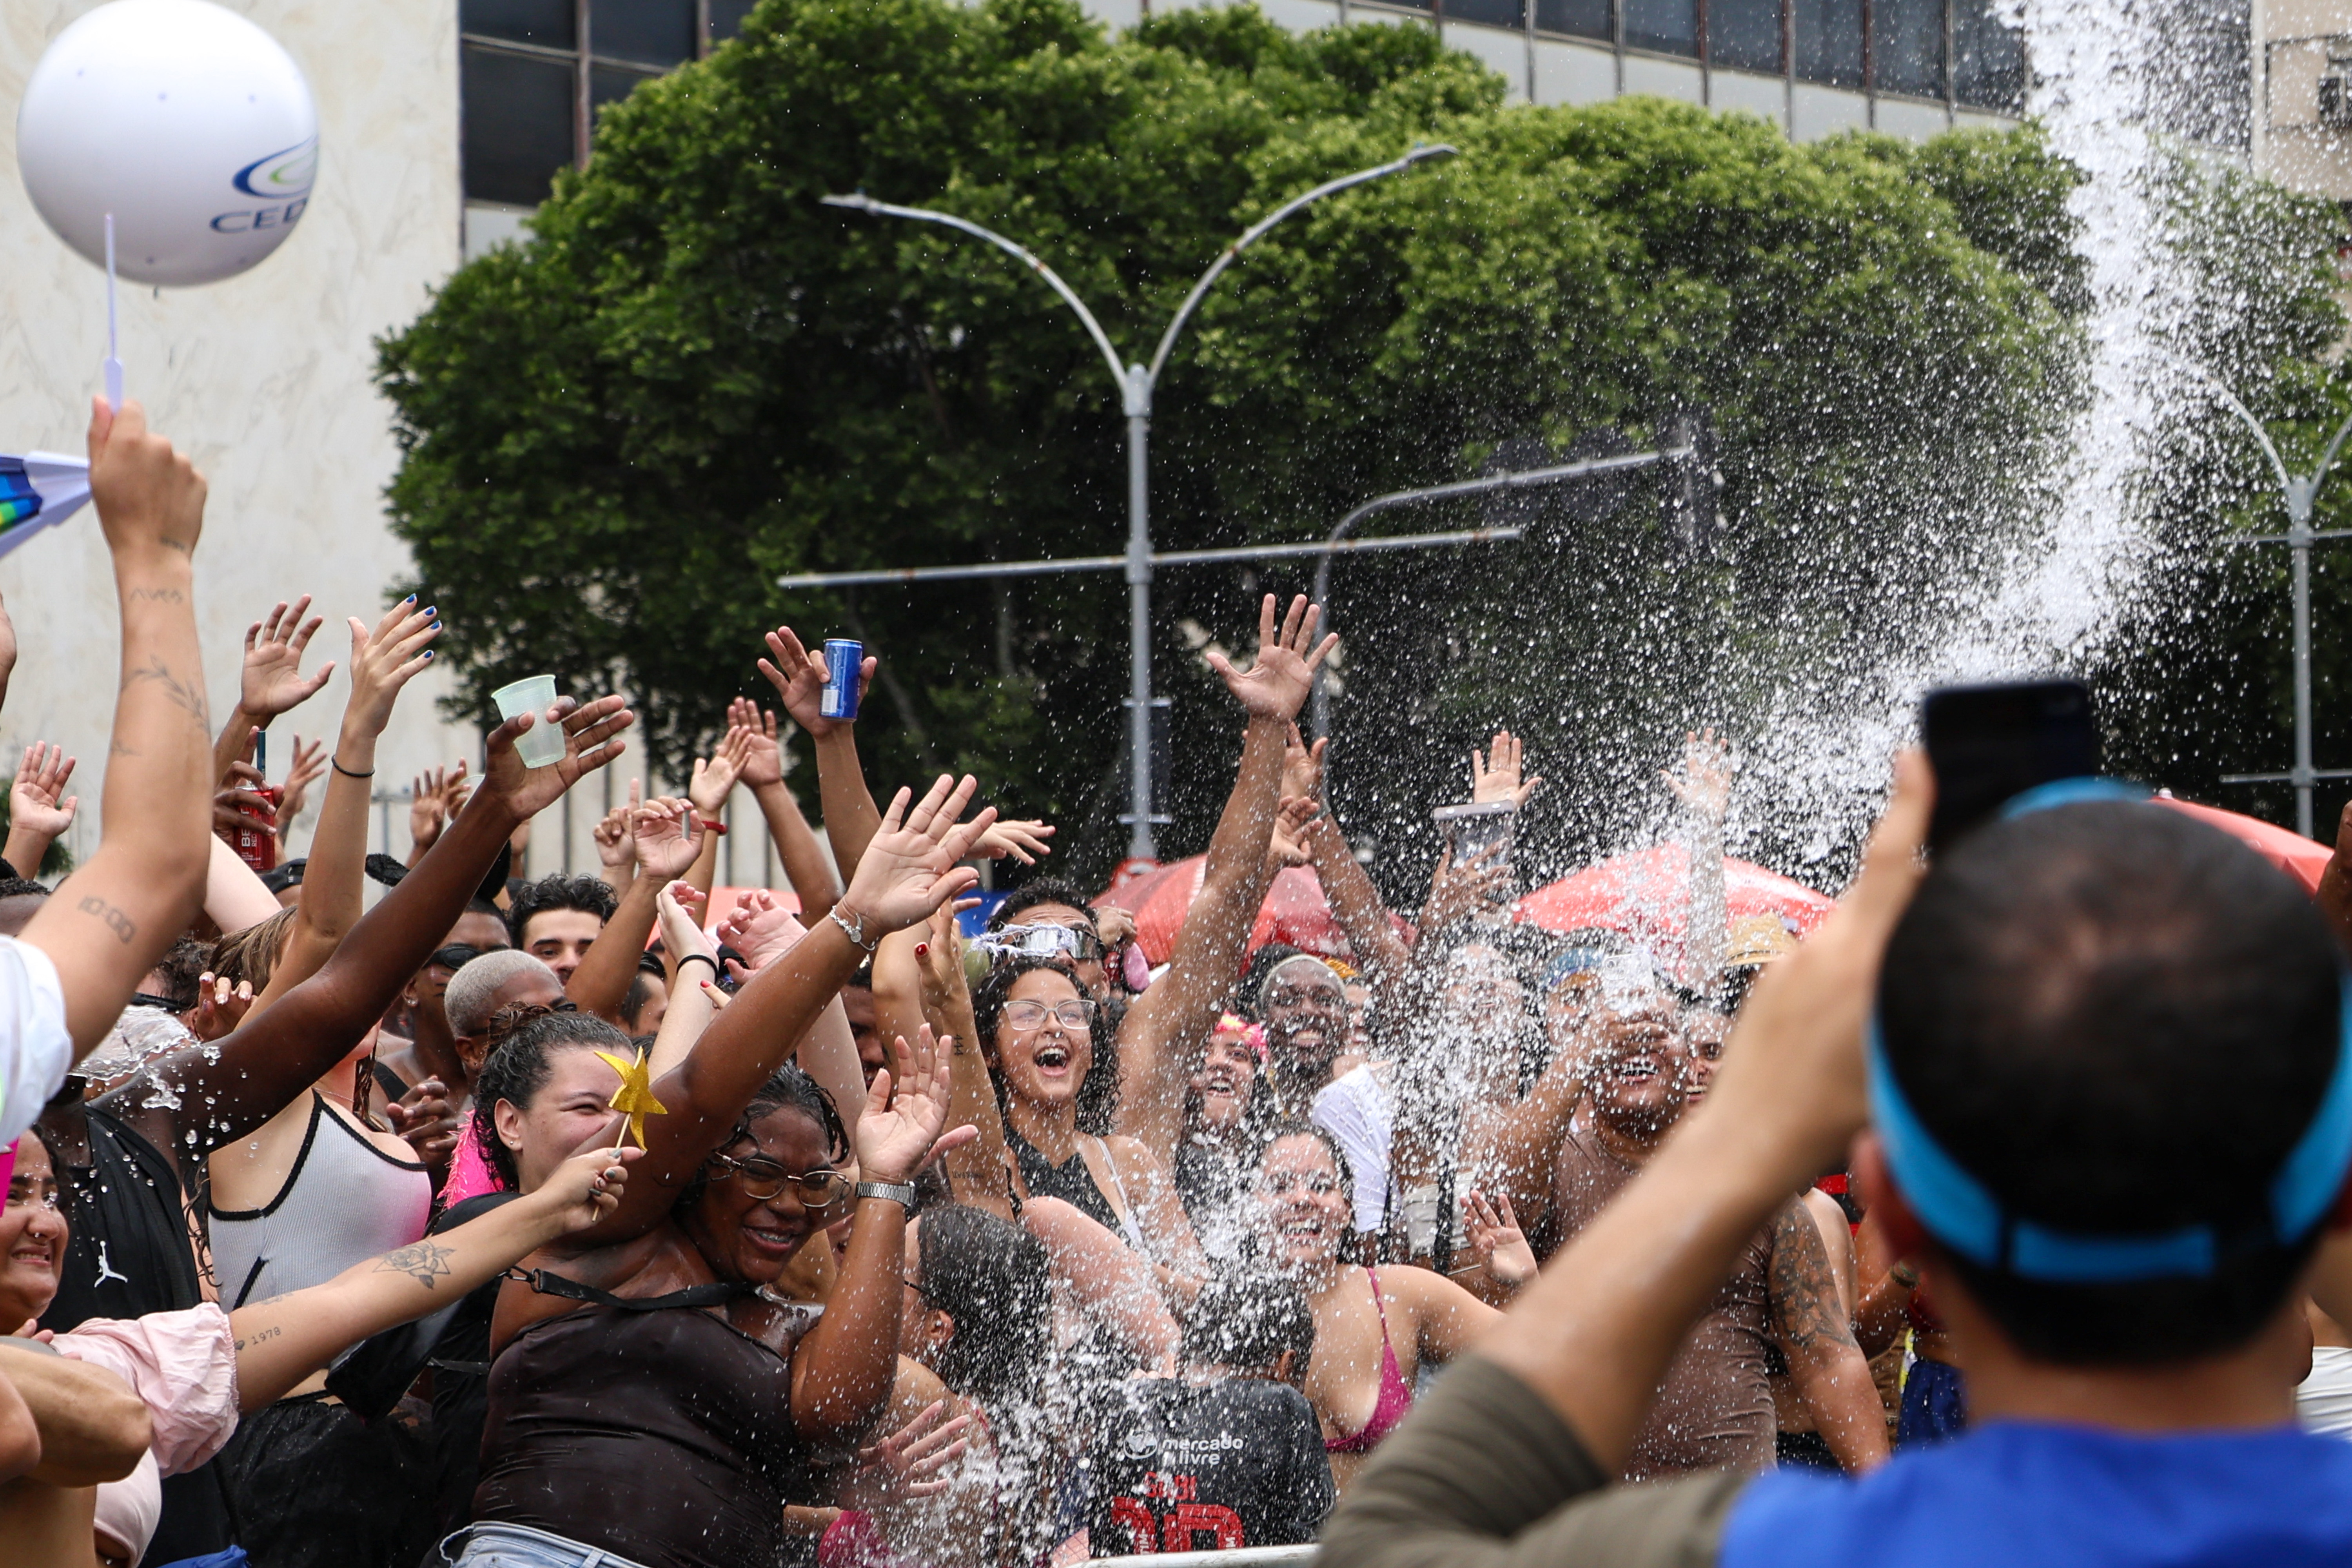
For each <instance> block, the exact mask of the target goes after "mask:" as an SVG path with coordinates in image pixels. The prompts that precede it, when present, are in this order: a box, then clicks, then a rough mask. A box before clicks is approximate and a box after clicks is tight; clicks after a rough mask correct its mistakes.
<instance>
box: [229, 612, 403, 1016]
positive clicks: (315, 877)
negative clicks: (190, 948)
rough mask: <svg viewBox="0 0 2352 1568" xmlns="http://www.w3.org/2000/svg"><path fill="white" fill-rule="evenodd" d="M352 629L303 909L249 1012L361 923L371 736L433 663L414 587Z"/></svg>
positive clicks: (303, 975) (289, 986)
mask: <svg viewBox="0 0 2352 1568" xmlns="http://www.w3.org/2000/svg"><path fill="white" fill-rule="evenodd" d="M351 628H352V695H351V700H350V701H348V702H346V703H345V704H344V705H343V727H342V730H341V733H340V734H338V735H337V737H336V739H335V750H334V765H333V768H332V770H331V774H330V776H329V778H328V780H327V793H326V795H325V796H324V797H323V798H322V799H321V800H320V803H319V826H318V829H317V831H316V832H314V833H312V834H311V836H310V864H309V865H308V866H306V867H304V868H303V871H302V889H301V898H300V901H299V903H298V904H297V905H296V906H295V907H296V908H297V909H299V910H300V911H301V912H300V913H299V914H298V915H296V916H295V917H294V929H293V930H292V931H290V932H289V933H288V935H287V938H286V951H285V952H284V954H283V955H282V956H280V957H279V959H278V965H277V967H276V968H275V969H273V970H272V971H271V972H270V975H269V984H268V987H267V988H265V989H264V990H263V991H262V993H261V994H260V995H259V996H257V997H256V998H255V999H254V1003H253V1010H254V1012H255V1013H259V1012H260V1011H262V1010H263V1009H264V1008H266V1007H268V1006H269V1005H271V1004H272V1003H274V1002H276V1001H278V999H279V998H280V997H282V996H284V995H285V994H287V993H288V992H289V991H291V990H293V989H294V987H295V986H297V985H299V984H302V982H304V981H305V980H308V979H310V976H312V975H313V974H316V973H319V969H320V965H322V964H324V963H326V962H327V960H328V959H329V958H330V957H331V956H332V955H333V953H334V951H335V949H336V948H337V947H338V946H339V945H341V942H342V940H343V938H344V936H345V935H346V934H348V933H349V932H350V931H351V929H352V927H353V926H355V925H357V924H358V923H359V919H360V904H361V895H362V891H363V889H365V887H366V884H367V833H368V804H369V803H368V796H369V795H370V794H371V793H372V788H371V785H370V783H369V781H370V780H372V779H373V778H374V777H375V743H376V740H377V738H378V737H379V736H381V735H382V734H383V731H384V726H385V725H387V724H389V723H391V722H392V705H393V703H394V701H395V700H397V699H398V698H399V696H400V689H401V688H402V687H404V686H405V685H407V684H408V683H409V682H410V681H411V680H413V679H415V678H416V676H417V674H418V673H419V672H420V671H422V670H423V669H424V668H425V665H426V664H427V663H429V662H431V660H432V658H433V654H432V650H431V648H430V647H429V645H430V644H431V643H432V641H433V639H434V638H435V637H439V636H440V635H441V622H440V620H439V619H438V618H437V616H436V614H435V612H434V611H433V610H432V609H431V608H430V607H429V606H428V607H426V608H425V609H418V608H417V607H416V596H415V595H414V594H412V595H409V596H408V598H407V599H406V600H404V601H403V602H402V603H401V604H399V605H394V607H393V609H392V611H391V612H390V613H389V614H387V615H386V616H384V617H383V620H381V621H379V622H377V623H376V627H375V630H374V631H373V632H370V631H369V630H368V628H367V627H366V626H365V625H363V624H362V622H361V621H360V619H359V617H358V616H352V619H351ZM329 668H332V667H329Z"/></svg>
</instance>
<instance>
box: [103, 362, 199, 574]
mask: <svg viewBox="0 0 2352 1568" xmlns="http://www.w3.org/2000/svg"><path fill="white" fill-rule="evenodd" d="M89 403H90V408H89V498H90V500H92V501H93V502H95V503H96V504H97V507H98V526H99V530H100V532H102V533H104V534H105V535H106V546H107V548H108V549H109V550H110V551H112V552H114V553H115V554H116V555H117V556H118V557H120V556H121V555H123V554H124V553H125V552H131V553H141V554H143V553H145V552H148V551H151V550H152V551H157V552H162V553H164V554H168V555H170V556H173V557H176V558H177V560H178V561H179V563H181V564H182V565H185V564H187V563H188V562H189V559H190V557H192V556H193V555H194V553H195V549H196V539H197V536H198V535H200V534H202V533H203V532H204V529H205V477H204V476H203V475H202V474H200V473H198V472H196V470H195V466H194V464H192V463H190V462H189V461H188V459H187V458H184V457H183V456H181V455H180V453H179V452H177V451H175V450H174V449H173V446H172V443H171V442H169V441H167V440H165V439H164V438H163V437H161V436H157V435H153V434H151V433H150V432H149V431H148V428H147V412H146V410H145V409H144V408H142V407H141V406H140V404H139V400H138V399H137V398H135V397H132V398H126V399H125V400H124V401H123V405H122V407H121V410H120V411H119V412H118V411H117V410H115V409H113V408H111V407H110V406H108V405H107V401H106V399H104V398H103V397H93V398H91V399H90V400H89Z"/></svg>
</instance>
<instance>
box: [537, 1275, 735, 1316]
mask: <svg viewBox="0 0 2352 1568" xmlns="http://www.w3.org/2000/svg"><path fill="white" fill-rule="evenodd" d="M507 1278H509V1279H520V1280H521V1281H522V1282H523V1283H524V1284H526V1285H528V1286H530V1288H531V1289H533V1290H535V1291H537V1292H538V1293H539V1294H541V1295H542V1296H562V1297H563V1298H565V1299H566V1300H572V1301H586V1302H588V1303H589V1304H590V1305H592V1306H597V1307H611V1308H614V1309H615V1310H619V1311H623V1312H659V1311H664V1310H667V1309H669V1308H672V1307H716V1306H719V1304H720V1303H722V1302H726V1301H732V1300H737V1299H738V1298H740V1297H743V1296H750V1295H752V1294H754V1293H756V1292H757V1291H758V1289H759V1287H758V1286H756V1285H753V1284H751V1283H750V1282H748V1281H746V1280H741V1279H722V1280H719V1281H718V1282H716V1283H714V1284H709V1285H689V1286H688V1287H687V1288H686V1289H683V1290H672V1291H671V1292H670V1293H669V1294H668V1295H667V1296H639V1297H627V1296H615V1295H614V1294H613V1293H612V1292H611V1291H609V1290H600V1289H597V1288H596V1287H595V1286H593V1285H583V1284H582V1283H581V1282H580V1281H579V1280H577V1279H565V1278H564V1277H563V1276H562V1275H561V1274H550V1273H549V1272H548V1271H547V1270H546V1269H544V1268H534V1269H531V1270H530V1272H529V1273H524V1272H522V1271H521V1270H519V1269H515V1270H509V1272H508V1275H507Z"/></svg>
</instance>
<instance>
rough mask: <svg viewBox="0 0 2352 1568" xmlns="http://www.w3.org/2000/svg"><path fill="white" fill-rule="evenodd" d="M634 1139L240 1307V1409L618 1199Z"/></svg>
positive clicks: (431, 1307) (236, 1320) (591, 1219)
mask: <svg viewBox="0 0 2352 1568" xmlns="http://www.w3.org/2000/svg"><path fill="white" fill-rule="evenodd" d="M643 1152H644V1151H643V1150H640V1149H584V1150H583V1151H581V1152H579V1153H577V1154H574V1155H572V1158H570V1159H569V1160H566V1161H565V1162H564V1163H563V1164H562V1168H560V1169H559V1170H558V1171H557V1172H556V1173H555V1174H554V1175H553V1176H552V1177H551V1178H550V1179H549V1181H548V1182H547V1184H546V1185H544V1186H542V1187H540V1188H539V1189H537V1190H536V1191H534V1192H531V1193H530V1194H526V1195H524V1196H522V1197H519V1198H515V1199H513V1200H512V1201H510V1202H508V1203H504V1204H501V1205H499V1206H498V1207H497V1208H494V1209H492V1210H490V1211H489V1212H488V1214H485V1215H480V1216H479V1217H478V1218H476V1219H472V1220H468V1221H467V1223H466V1224H464V1225H461V1226H455V1227H453V1228H451V1229H449V1230H446V1231H443V1232H442V1233H441V1234H440V1235H438V1236H428V1237H425V1239H424V1240H422V1241H419V1242H415V1243H413V1244H411V1245H409V1246H407V1247H395V1248H394V1249H393V1250H392V1251H390V1252H387V1253H385V1254H384V1255H383V1257H381V1258H370V1259H368V1260H367V1261H366V1262H364V1263H356V1264H353V1265H352V1267H351V1268H346V1269H345V1270H343V1272H341V1274H338V1275H336V1276H335V1277H334V1278H333V1279H330V1280H328V1281H327V1282H326V1283H325V1284H323V1285H313V1286H311V1287H310V1289H307V1290H295V1291H292V1292H289V1294H287V1295H283V1296H273V1297H271V1298H270V1299H269V1300H267V1301H257V1302H255V1303H254V1304H253V1305H251V1306H249V1307H239V1308H238V1309H237V1310H236V1311H234V1312H231V1313H230V1314H229V1320H228V1321H229V1328H230V1330H231V1331H232V1332H234V1333H235V1335H236V1398H237V1406H238V1408H239V1410H240V1411H241V1412H242V1413H243V1414H245V1415H251V1414H253V1412H255V1411H257V1410H258V1409H260V1408H261V1407H262V1406H264V1405H268V1404H271V1403H272V1402H274V1401H276V1400H278V1399H279V1398H282V1397H283V1396H284V1395H285V1394H286V1393H287V1392H288V1391H289V1389H291V1388H293V1387H294V1385H295V1384H299V1383H300V1382H301V1381H302V1380H303V1379H304V1378H306V1377H308V1376H310V1374H311V1373H314V1372H317V1371H319V1370H320V1369H321V1368H322V1367H324V1366H326V1365H327V1363H330V1362H331V1361H332V1360H334V1358H335V1357H336V1356H338V1355H340V1354H341V1353H342V1352H343V1351H344V1350H345V1349H347V1348H348V1347H350V1346H352V1345H355V1344H357V1343H359V1342H361V1341H362V1340H363V1339H366V1338H368V1337H369V1336H370V1335H373V1334H380V1333H382V1332H383V1331H384V1330H386V1329H390V1328H394V1327H397V1326H398V1325H400V1324H402V1323H405V1322H410V1321H414V1320H415V1319H418V1318H421V1317H424V1316H425V1314H426V1313H428V1312H436V1311H438V1310H441V1309H442V1308H444V1307H446V1306H449V1305H451V1304H452V1303H454V1302H457V1301H460V1300H464V1299H465V1296H466V1293H467V1291H469V1290H472V1289H475V1288H476V1287H477V1286H479V1285H482V1284H484V1283H486V1282H487V1281H488V1280H489V1279H492V1278H494V1277H496V1276H497V1275H499V1274H502V1273H504V1272H505V1271H506V1270H507V1269H509V1268H512V1267H514V1265H515V1264H517V1263H519V1262H520V1261H521V1260H522V1259H523V1258H528V1257H530V1255H531V1254H532V1253H533V1252H536V1251H538V1250H539V1249H540V1248H541V1247H544V1246H546V1245H547V1244H548V1243H549V1242H551V1241H553V1240H555V1239H556V1238H557V1237H563V1236H568V1235H570V1234H571V1233H572V1232H573V1231H575V1230H580V1229H583V1228H584V1227H586V1226H591V1225H593V1224H594V1223H595V1222H596V1221H597V1220H599V1219H601V1218H602V1217H604V1215H608V1214H610V1213H612V1211H613V1207H614V1205H615V1204H617V1203H618V1202H619V1201H620V1193H621V1188H622V1187H623V1185H624V1184H625V1183H626V1181H627V1180H628V1165H629V1163H630V1162H632V1161H634V1160H635V1159H636V1158H637V1157H638V1155H640V1154H641V1153H643Z"/></svg>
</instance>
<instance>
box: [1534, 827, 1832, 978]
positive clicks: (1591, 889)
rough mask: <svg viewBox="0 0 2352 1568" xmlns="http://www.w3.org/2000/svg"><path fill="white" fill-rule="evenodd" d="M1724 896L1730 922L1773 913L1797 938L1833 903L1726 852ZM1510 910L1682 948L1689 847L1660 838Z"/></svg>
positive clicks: (1551, 924) (1542, 922)
mask: <svg viewBox="0 0 2352 1568" xmlns="http://www.w3.org/2000/svg"><path fill="white" fill-rule="evenodd" d="M1723 902H1724V914H1725V916H1726V918H1727V919H1728V920H1731V921H1740V920H1744V919H1750V918H1753V917H1755V916H1758V915H1766V916H1770V917H1772V918H1774V919H1776V920H1778V921H1780V924H1781V926H1782V927H1783V928H1784V929H1785V930H1787V931H1790V933H1791V934H1792V935H1798V936H1801V935H1803V934H1804V933H1805V932H1807V931H1811V930H1812V929H1813V927H1815V926H1816V925H1819V924H1820V923H1821V921H1822V917H1823V916H1825V915H1827V914H1828V913H1829V912H1830V910H1831V909H1832V907H1834V906H1833V904H1832V900H1829V899H1826V898H1824V897H1822V895H1821V894H1819V893H1817V892H1815V891H1813V890H1812V889H1811V888H1808V887H1806V886H1805V885H1804V884H1803V883H1802V882H1794V881H1790V879H1788V878H1786V877H1783V876H1781V875H1780V873H1779V872H1777V871H1768V870H1766V869H1765V868H1763V867H1761V866H1756V865H1751V864H1749V863H1748V861H1746V860H1734V859H1732V858H1730V857H1729V856H1726V857H1724V861H1723ZM1513 913H1514V914H1515V915H1516V916H1517V919H1519V920H1521V921H1527V922H1528V923H1529V924H1531V925H1538V926H1541V927H1543V929H1544V930H1546V931H1580V930H1588V929H1591V928H1595V927H1597V928H1599V929H1601V930H1602V931H1623V932H1625V933H1626V934H1627V935H1629V936H1633V937H1635V938H1638V939H1640V940H1642V941H1644V942H1650V943H1652V944H1654V946H1657V947H1659V948H1663V949H1672V950H1674V951H1675V952H1679V951H1680V950H1681V948H1682V946H1683V938H1684V929H1685V925H1686V924H1687V923H1688V921H1689V918H1690V850H1689V849H1688V848H1687V847H1685V846H1683V845H1680V844H1660V845H1656V846H1654V847H1651V848H1648V849H1637V850H1635V851H1633V853H1632V854H1630V855H1616V856H1612V857H1611V858H1608V859H1606V860H1603V861H1601V863H1600V864H1599V865H1597V866H1587V867H1586V868H1584V869H1583V870H1581V871H1579V872H1577V873H1576V874H1575V875H1573V876H1570V877H1563V878H1561V879H1559V881H1557V882H1554V883H1551V884H1550V885H1549V886H1548V887H1542V888H1538V889H1536V890H1535V891H1534V892H1532V893H1529V894H1528V896H1527V897H1526V898H1524V899H1521V900H1519V901H1518V904H1517V907H1516V908H1515V909H1514V910H1513Z"/></svg>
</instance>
